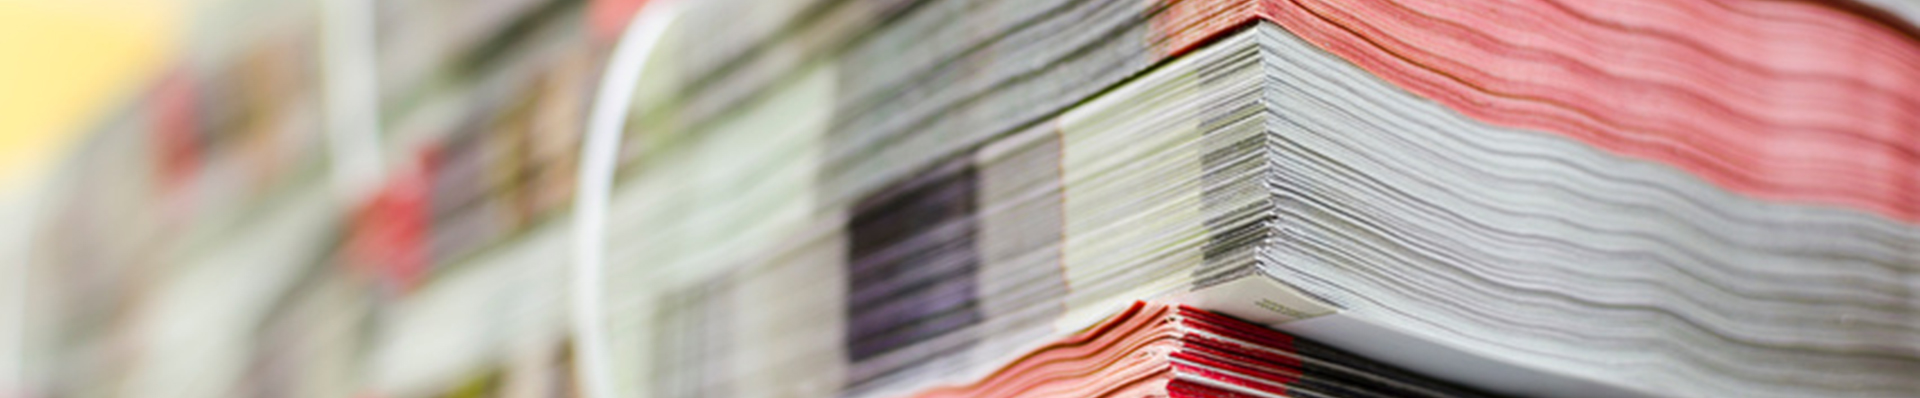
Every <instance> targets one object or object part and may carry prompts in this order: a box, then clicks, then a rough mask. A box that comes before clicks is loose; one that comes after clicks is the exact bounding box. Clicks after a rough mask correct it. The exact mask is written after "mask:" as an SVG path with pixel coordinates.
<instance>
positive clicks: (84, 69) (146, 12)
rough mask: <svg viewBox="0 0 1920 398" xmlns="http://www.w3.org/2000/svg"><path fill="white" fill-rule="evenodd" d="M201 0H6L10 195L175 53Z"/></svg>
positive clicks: (4, 176) (4, 110) (2, 153)
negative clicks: (186, 21) (193, 8)
mask: <svg viewBox="0 0 1920 398" xmlns="http://www.w3.org/2000/svg"><path fill="white" fill-rule="evenodd" d="M193 2H194V0H0V192H5V191H12V190H17V189H19V188H21V187H20V185H21V184H23V183H25V182H27V181H30V180H32V178H31V177H32V176H34V175H36V174H37V173H43V172H46V171H48V170H49V169H50V168H51V166H52V165H53V164H54V163H55V162H56V161H57V159H59V158H60V157H61V156H63V155H64V154H65V153H66V151H67V147H68V145H69V144H70V143H72V142H73V141H74V140H75V139H77V138H79V137H80V135H81V134H82V133H84V132H85V131H84V130H85V129H86V128H88V127H90V126H91V125H92V123H93V122H94V119H95V118H97V117H99V116H100V113H101V112H102V111H104V110H105V109H106V108H107V107H108V106H109V105H112V104H114V103H115V101H119V100H121V99H123V98H124V97H125V96H126V95H127V94H128V93H129V90H131V89H132V88H134V87H136V86H137V84H138V83H140V82H142V81H144V80H145V79H146V78H147V77H148V76H150V75H152V74H153V72H155V71H156V70H157V69H158V68H159V67H160V66H161V65H162V64H163V63H164V62H166V61H167V57H168V56H169V54H170V53H171V52H172V50H173V48H174V46H175V44H176V38H177V37H178V35H179V32H180V31H181V29H179V28H180V24H181V23H182V22H183V20H184V19H185V18H186V17H187V14H188V10H189V9H190V8H191V7H189V3H193Z"/></svg>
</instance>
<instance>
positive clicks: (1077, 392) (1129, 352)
mask: <svg viewBox="0 0 1920 398" xmlns="http://www.w3.org/2000/svg"><path fill="white" fill-rule="evenodd" d="M914 396H915V397H917V398H938V397H1057V396H1075V397H1140V396H1158V397H1248V398H1251V397H1476V396H1481V395H1480V394H1478V393H1474V392H1471V391H1469V390H1464V389H1460V388H1458V387H1454V386H1449V385H1446V384H1443V383H1438V382H1435V381H1432V380H1430V379H1426V378H1423V377H1420V376H1419V375H1415V374H1410V373H1406V372H1404V371H1401V370H1399V369H1394V368H1392V367H1390V366H1384V365H1381V364H1379V363H1375V362H1373V361H1369V360H1367V359H1365V358H1360V357H1356V356H1353V355H1352V354H1348V353H1345V352H1341V351H1340V350H1337V349H1332V348H1329V347H1326V346H1322V345H1319V344H1315V343H1312V342H1308V341H1304V340H1296V339H1294V338H1293V336H1289V335H1287V334H1286V333H1280V332H1276V331H1273V330H1272V329H1267V328H1266V327H1263V326H1261V325H1257V324H1251V323H1246V322H1241V321H1239V320H1235V319H1232V318H1227V317H1223V316H1220V315H1217V314H1213V313H1209V312H1206V311H1201V310H1196V309H1193V308H1191V307H1185V306H1168V305H1164V304H1146V303H1134V304H1133V306H1131V307H1128V308H1127V309H1126V310H1125V311H1122V312H1121V313H1120V314H1118V315H1115V316H1113V317H1112V318H1109V319H1107V320H1105V321H1102V322H1101V323H1100V324H1098V325H1095V326H1094V327H1092V328H1090V329H1088V330H1087V331H1084V332H1081V333H1078V334H1074V335H1072V336H1068V337H1065V338H1061V339H1059V340H1057V341H1053V342H1050V343H1047V344H1046V345H1044V346H1041V347H1040V348H1038V349H1035V350H1033V351H1031V352H1027V353H1026V354H1024V355H1021V356H1020V357H1019V359H1018V360H1015V361H1014V362H1013V363H1012V364H1009V365H1007V366H1006V367H1005V368H1002V369H1000V370H999V371H997V372H994V374H993V375H992V376H989V377H987V378H986V379H983V380H981V381H979V382H976V383H972V384H967V385H961V386H947V387H940V388H935V389H932V390H928V391H926V392H923V393H920V394H916V395H914Z"/></svg>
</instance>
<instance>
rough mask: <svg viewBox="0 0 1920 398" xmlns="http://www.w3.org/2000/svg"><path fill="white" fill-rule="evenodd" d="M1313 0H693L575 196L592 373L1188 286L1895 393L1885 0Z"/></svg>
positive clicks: (1747, 389)
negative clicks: (745, 2) (600, 333)
mask: <svg viewBox="0 0 1920 398" xmlns="http://www.w3.org/2000/svg"><path fill="white" fill-rule="evenodd" d="M949 3H951V4H949ZM1333 3H1334V2H1325V3H1323V2H1306V1H1303V2H1277V1H1276V2H1267V1H1199V0H1195V1H1183V2H1170V3H1164V4H1163V3H1154V4H1147V5H1138V4H1131V3H1111V2H1092V1H1088V2H1072V1H1062V2H1059V3H1057V4H1056V3H1045V4H1039V5H1033V4H1031V3H1019V4H1014V3H1013V2H1007V3H1005V4H1002V3H998V2H986V3H977V4H976V3H963V2H941V1H929V2H924V3H915V4H911V5H896V4H893V3H877V4H869V3H835V4H822V5H812V4H807V5H792V6H780V7H766V8H759V9H754V10H751V11H748V10H745V9H741V8H727V7H724V4H726V3H725V2H721V5H713V6H710V8H709V6H701V7H694V8H692V9H691V10H689V11H687V15H686V16H684V17H682V19H681V20H682V24H681V25H677V26H679V28H677V29H676V30H673V31H670V32H669V33H668V35H667V39H666V42H665V43H663V44H662V45H663V46H664V47H663V49H662V50H660V52H659V53H657V56H656V57H655V58H654V59H653V60H651V61H650V63H649V64H648V69H647V70H648V71H649V75H647V76H644V77H643V78H642V80H641V85H640V87H638V88H637V91H636V96H637V98H638V100H637V101H636V102H637V105H636V106H635V108H634V111H633V113H632V118H631V119H630V120H629V127H630V130H629V134H628V136H627V137H626V138H625V140H624V144H625V147H624V148H623V154H625V159H627V162H628V163H626V164H624V165H623V168H622V175H620V176H619V177H618V179H617V183H616V189H615V193H614V194H613V202H612V203H613V205H612V209H610V211H609V214H610V215H611V217H610V218H609V219H607V220H605V222H606V223H607V224H608V231H609V232H608V235H607V237H608V238H607V239H608V241H607V244H608V247H609V251H608V254H607V258H608V261H607V263H606V264H605V265H604V267H606V274H607V275H608V279H607V280H605V281H602V283H603V286H604V288H603V289H604V290H606V291H607V292H608V293H607V294H606V295H605V296H604V297H599V298H598V299H600V300H601V301H602V302H604V303H605V304H606V305H605V312H604V313H601V314H597V316H601V317H604V318H605V319H606V320H607V321H608V324H609V326H608V330H607V331H606V333H605V335H606V336H608V337H607V339H608V340H607V341H606V343H607V344H608V346H609V347H611V351H610V352H609V355H610V356H611V358H610V360H611V366H610V368H611V369H610V371H609V372H608V374H612V375H615V377H616V378H617V380H616V381H615V383H614V389H615V390H616V391H618V392H620V393H623V394H639V395H655V396H707V395H804V396H823V395H833V394H851V395H855V396H887V395H898V394H911V393H914V392H916V391H919V390H921V389H924V388H927V387H928V386H931V385H936V384H942V383H947V384H952V383H965V382H970V381H972V380H973V379H975V378H979V377H985V375H986V374H988V373H990V372H989V371H990V370H992V369H995V368H996V367H999V366H1003V365H1007V364H1008V363H1010V362H1009V361H1011V360H1012V359H1011V358H1012V355H1013V353H1015V352H1019V351H1020V350H1021V349H1022V348H1026V347H1031V346H1032V345H1034V344H1038V342H1040V341H1044V340H1046V339H1047V337H1048V336H1057V335H1060V334H1064V333H1069V332H1072V331H1076V330H1080V329H1081V328H1083V327H1085V326H1087V325H1090V324H1092V323H1093V322H1095V321H1096V320H1098V319H1101V318H1103V317H1105V316H1107V315H1110V314H1112V313H1114V312H1115V311H1118V310H1120V309H1121V308H1123V307H1124V306H1125V303H1128V302H1131V301H1132V300H1137V299H1146V298H1156V297H1187V299H1188V300H1195V302H1203V303H1209V304H1206V305H1209V306H1212V308H1215V309H1221V310H1223V311H1228V312H1229V313H1232V314H1234V315H1236V316H1244V317H1248V318H1251V319H1256V320H1259V321H1261V322H1268V323H1273V324H1278V325H1279V327H1281V328H1283V329H1287V330H1291V331H1294V332H1297V333H1299V334H1300V335H1302V336H1306V337H1311V338H1317V339H1322V340H1325V341H1327V342H1329V343H1330V344H1333V345H1336V346H1340V347H1342V348H1345V349H1348V350H1352V351H1354V352H1357V353H1360V354H1363V355H1369V356H1374V357H1377V358H1380V359H1382V360H1385V361H1388V362H1391V363H1395V364H1399V365H1402V366H1406V367H1408V368H1410V369H1412V370H1414V371H1418V372H1423V373H1428V374H1433V375H1436V376H1440V377H1443V378H1447V379H1451V380H1456V381H1461V382H1466V383H1470V384H1472V385H1475V386H1479V387H1483V388H1486V389H1488V390H1490V391H1495V392H1503V393H1514V394H1556V393H1557V394H1570V393H1571V394H1584V395H1611V396H1643V395H1645V396H1729V395H1733V396H1803V395H1855V396H1905V395H1911V394H1912V393H1914V392H1915V391H1920V382H1916V381H1915V380H1912V379H1911V378H1910V377H1908V376H1907V375H1910V374H1913V373H1914V372H1916V371H1920V323H1916V320H1920V318H1916V317H1915V314H1920V301H1915V300H1913V299H1912V297H1915V296H1914V295H1913V294H1912V293H1913V292H1914V291H1915V289H1916V288H1920V284H1916V281H1917V280H1920V279H1915V278H1914V277H1913V275H1914V272H1915V271H1916V269H1920V251H1916V250H1920V249H1916V248H1920V236H1916V232H1915V230H1914V228H1913V227H1912V226H1911V225H1909V223H1910V222H1911V220H1912V218H1913V217H1912V216H1911V213H1912V212H1913V211H1914V210H1913V204H1914V203H1917V202H1915V201H1914V200H1913V193H1912V187H1914V186H1915V185H1914V183H1915V181H1916V176H1920V174H1916V173H1914V172H1913V170H1915V167H1914V165H1913V164H1912V162H1914V161H1916V160H1920V158H1916V155H1917V154H1920V147H1916V145H1920V144H1916V142H1920V141H1916V140H1912V139H1908V138H1902V137H1908V136H1910V135H1911V132H1910V131H1909V130H1911V129H1910V128H1908V127H1910V126H1911V119H1912V118H1913V117H1914V116H1915V115H1920V114H1917V113H1915V112H1913V111H1912V109H1913V108H1912V104H1913V103H1914V102H1913V101H1915V100H1916V99H1915V98H1912V97H1913V96H1914V94H1910V93H1913V92H1920V91H1912V90H1903V89H1900V88H1899V87H1905V86H1906V85H1910V84H1915V83H1920V69H1916V68H1913V66H1915V65H1913V62H1914V61H1915V60H1914V59H1912V58H1910V57H1911V56H1910V55H1907V54H1912V53H1914V52H1915V51H1920V42H1916V40H1915V39H1914V36H1913V35H1912V34H1910V33H1908V32H1910V31H1911V29H1910V28H1908V27H1907V26H1908V25H1907V22H1905V20H1904V19H1902V18H1901V17H1898V16H1893V15H1892V14H1885V13H1881V12H1877V11H1873V9H1870V8H1864V7H1857V6H1841V5H1834V4H1827V3H1810V2H1755V1H1716V2H1704V3H1687V2H1666V1H1633V2H1627V3H1621V4H1619V6H1618V7H1600V6H1597V5H1585V4H1562V3H1559V2H1547V1H1525V2H1517V3H1514V4H1511V5H1503V6H1500V7H1491V6H1479V5H1471V4H1458V3H1453V2H1444V1H1402V2H1385V1H1381V2H1352V3H1338V4H1333ZM743 14H744V15H743ZM721 15H726V16H727V17H728V18H742V19H744V20H753V21H762V20H766V21H777V22H779V24H782V25H783V26H786V27H785V28H781V29H769V30H768V31H769V32H781V34H778V35H775V34H773V33H765V34H764V35H760V34H757V33H754V32H758V31H757V30H755V29H742V30H738V31H730V32H724V33H723V32H718V30H719V29H715V28H712V26H714V25H712V24H705V23H701V22H700V21H711V20H715V19H719V18H723V17H722V16H721ZM1676 18H1681V19H1684V20H1685V21H1692V22H1687V23H1682V22H1680V20H1679V19H1676ZM754 26H758V25H757V24H755V25H754ZM1754 35H1765V37H1766V40H1764V41H1761V40H1757V39H1750V38H1748V37H1752V36H1754ZM740 43H755V44H740ZM736 48H737V49H738V50H734V49H736ZM715 54H720V55H715ZM729 54H731V55H729ZM1169 59H1170V60H1169ZM1163 61H1164V62H1163ZM1148 68H1152V70H1151V71H1146V70H1147V69H1148ZM1142 71H1146V72H1144V74H1141V73H1142ZM1123 81H1124V83H1123ZM1909 138H1910V137H1909ZM1263 281H1277V282H1279V284H1277V285H1271V286H1269V285H1263V284H1262V283H1265V282H1263ZM1269 304H1271V305H1269ZM1236 311H1237V312H1236ZM1623 364H1629V365H1623Z"/></svg>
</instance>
